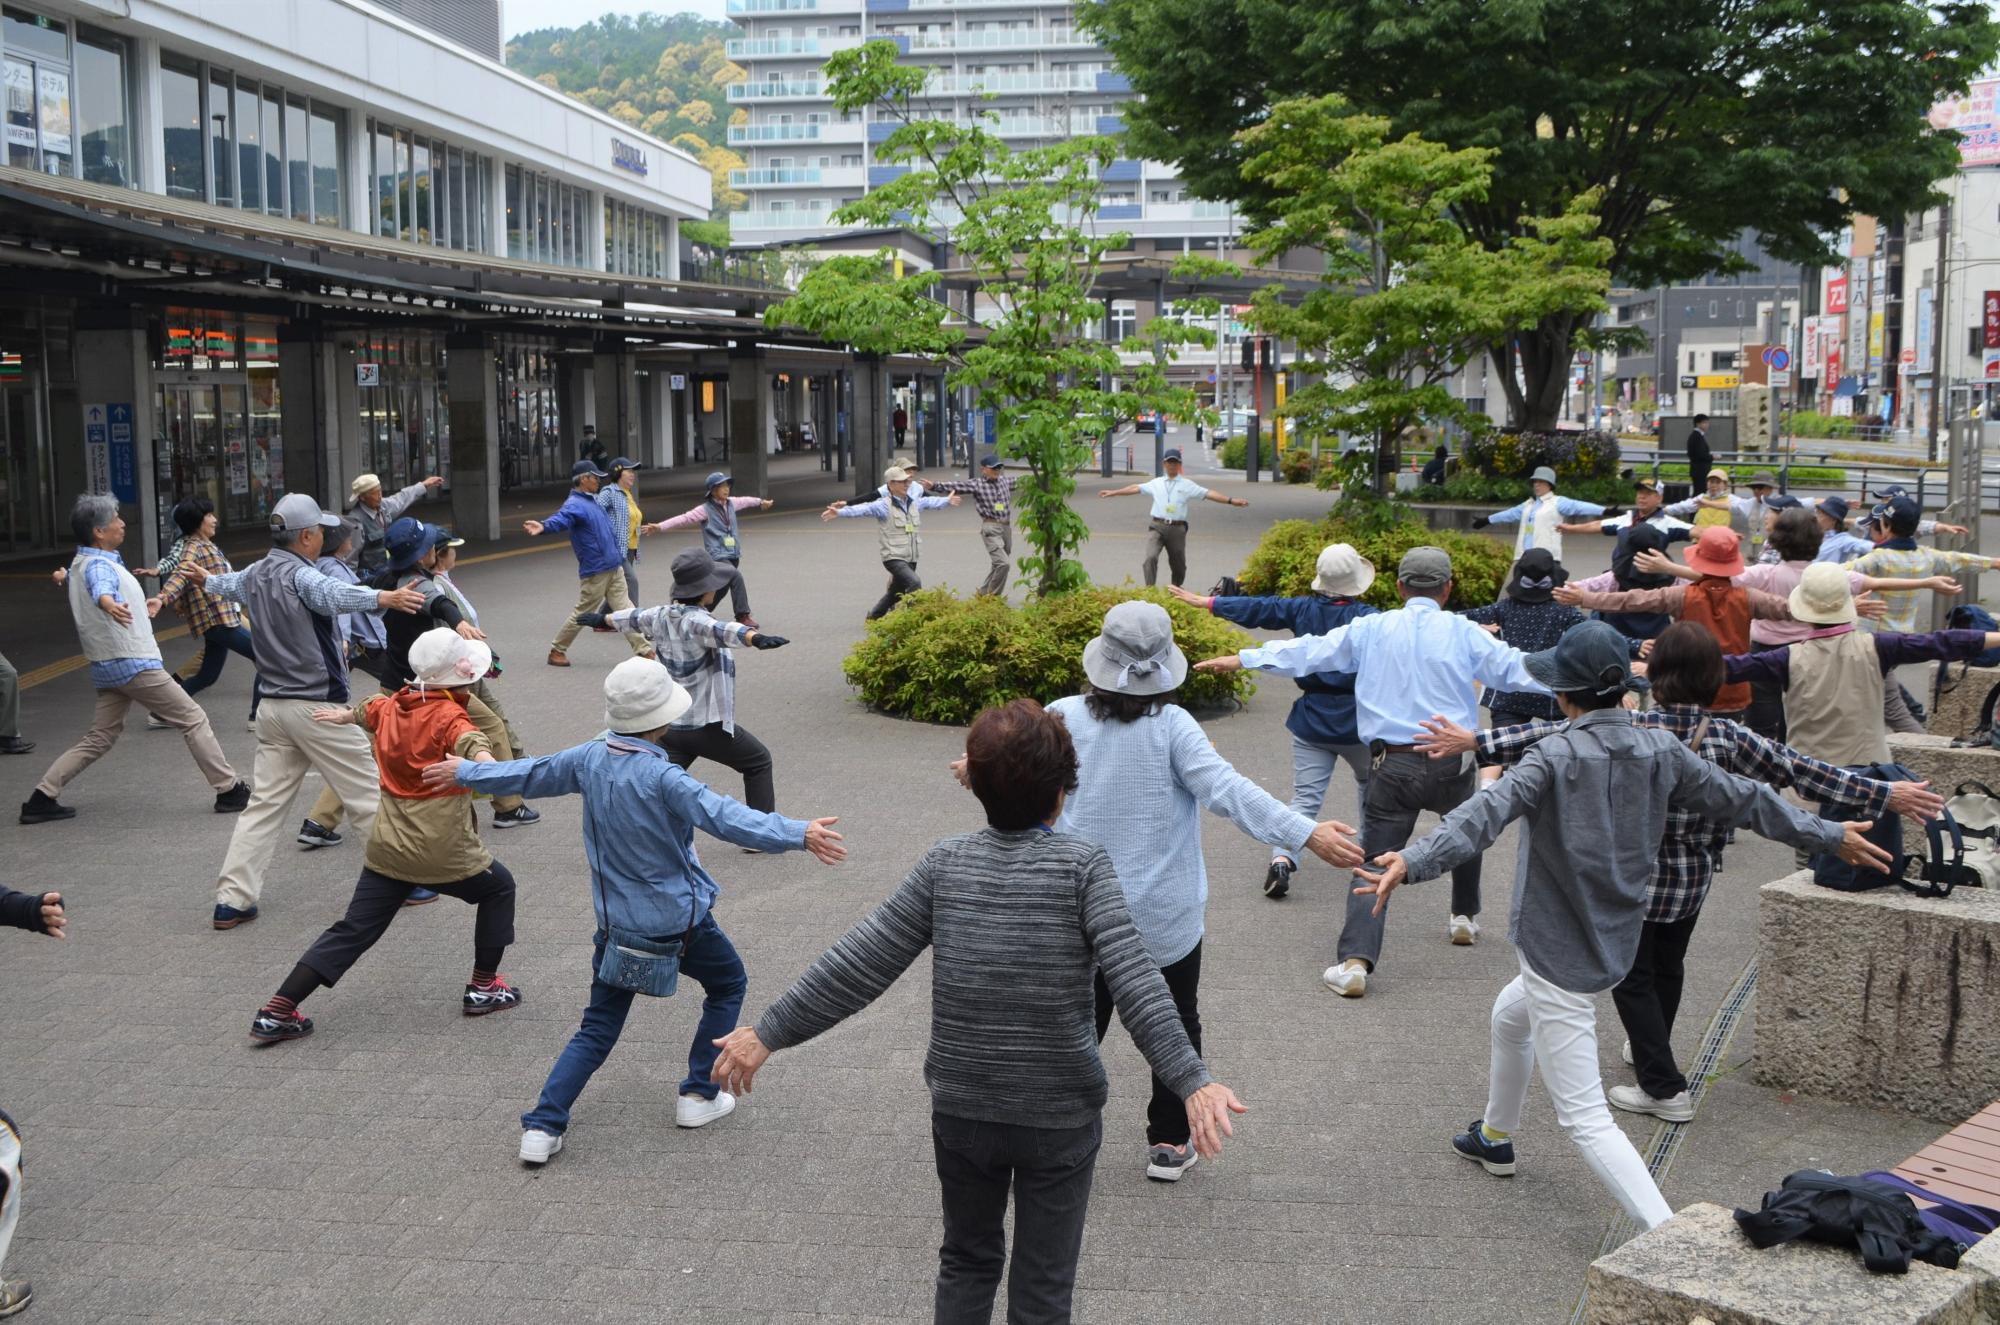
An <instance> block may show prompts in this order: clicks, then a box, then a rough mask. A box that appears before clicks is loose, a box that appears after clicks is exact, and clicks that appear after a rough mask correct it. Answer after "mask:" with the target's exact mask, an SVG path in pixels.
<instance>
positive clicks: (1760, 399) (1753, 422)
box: [1736, 384, 1778, 446]
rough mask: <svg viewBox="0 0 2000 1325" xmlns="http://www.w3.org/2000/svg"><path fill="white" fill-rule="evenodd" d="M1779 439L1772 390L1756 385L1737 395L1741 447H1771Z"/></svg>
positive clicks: (1738, 429)
mask: <svg viewBox="0 0 2000 1325" xmlns="http://www.w3.org/2000/svg"><path fill="white" fill-rule="evenodd" d="M1777 439H1778V429H1777V415H1776V411H1775V410H1774V409H1773V408H1772V400H1771V388H1769V387H1767V386H1757V385H1755V384H1752V385H1749V386H1745V387H1743V388H1742V389H1741V390H1740V391H1738V392H1737V394H1736V441H1737V444H1738V445H1739V446H1746V445H1754V446H1770V445H1772V444H1774V443H1775V442H1776V441H1777Z"/></svg>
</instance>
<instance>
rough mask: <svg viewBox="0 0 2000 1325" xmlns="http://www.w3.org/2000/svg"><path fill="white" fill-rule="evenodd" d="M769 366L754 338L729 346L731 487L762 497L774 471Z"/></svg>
mask: <svg viewBox="0 0 2000 1325" xmlns="http://www.w3.org/2000/svg"><path fill="white" fill-rule="evenodd" d="M770 376H771V370H770V366H769V365H768V364H767V363H765V361H764V353H763V350H762V348H761V347H760V346H759V345H758V344H757V342H756V341H754V340H739V341H737V342H736V343H734V344H733V345H731V346H730V347H729V480H730V482H729V486H730V490H731V491H732V492H738V493H741V494H743V495H744V496H746V497H747V496H751V495H753V494H754V495H757V496H762V495H763V493H764V489H765V488H766V487H767V486H768V483H767V480H768V479H769V478H770V473H771V454H770V449H771V444H770V437H771V413H770V401H771V387H770V380H769V379H770Z"/></svg>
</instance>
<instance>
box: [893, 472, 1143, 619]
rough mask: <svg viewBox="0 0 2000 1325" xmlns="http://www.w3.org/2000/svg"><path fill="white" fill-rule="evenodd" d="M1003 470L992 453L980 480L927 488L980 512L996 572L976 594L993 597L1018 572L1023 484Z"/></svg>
mask: <svg viewBox="0 0 2000 1325" xmlns="http://www.w3.org/2000/svg"><path fill="white" fill-rule="evenodd" d="M1000 469H1001V466H1000V457H999V456H997V455H994V454H992V453H990V452H989V453H988V454H986V455H983V456H981V457H979V477H978V478H971V479H966V478H961V479H953V480H952V481H950V482H949V483H932V484H928V485H926V486H927V488H928V490H929V491H931V492H941V493H944V494H945V495H947V496H949V495H950V494H952V493H954V492H958V493H963V494H965V495H966V496H968V497H971V498H972V504H973V505H974V506H976V507H978V508H979V538H980V541H981V542H983V543H985V544H986V559H987V561H988V562H989V563H991V565H992V569H991V570H989V571H987V572H986V579H985V580H984V581H982V582H981V583H980V586H979V588H978V589H977V590H976V591H975V592H976V593H981V594H989V595H991V594H1004V593H1006V592H1007V576H1008V574H1009V572H1011V571H1012V570H1013V569H1014V562H1013V557H1014V511H1013V506H1014V484H1015V483H1017V482H1019V480H1018V479H1017V478H1013V477H1009V476H1005V475H1002V474H1001V472H1000ZM1148 583H1150V581H1148ZM1175 583H1177V584H1178V583H1179V581H1178V580H1176V581H1175Z"/></svg>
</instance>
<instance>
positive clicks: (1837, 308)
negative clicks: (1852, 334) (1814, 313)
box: [1826, 273, 1847, 313]
mask: <svg viewBox="0 0 2000 1325" xmlns="http://www.w3.org/2000/svg"><path fill="white" fill-rule="evenodd" d="M1826 311H1827V312H1829V313H1845V312H1846V311H1847V276H1846V274H1845V273H1842V274H1841V275H1839V276H1836V277H1834V278H1833V279H1832V280H1830V281H1828V282H1827V283H1826Z"/></svg>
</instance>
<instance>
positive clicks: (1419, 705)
mask: <svg viewBox="0 0 2000 1325" xmlns="http://www.w3.org/2000/svg"><path fill="white" fill-rule="evenodd" d="M1451 585H1452V578H1451V557H1450V556H1449V555H1447V554H1446V553H1445V551H1444V549H1442V548H1434V547H1413V548H1411V549H1410V550H1409V551H1408V552H1405V553H1404V554H1403V560H1402V564H1401V565H1399V566H1398V567H1397V569H1396V592H1397V593H1398V594H1399V595H1401V597H1402V599H1403V606H1402V607H1401V608H1400V609H1398V610H1396V611H1393V612H1382V613H1379V614H1377V615H1375V616H1366V617H1361V618H1359V619H1357V620H1355V621H1352V622H1349V623H1348V624H1347V625H1344V626H1341V627H1339V628H1338V629H1335V630H1330V631H1328V632H1326V633H1325V634H1324V635H1307V636H1304V637H1302V638H1299V639H1290V640H1281V641H1279V642H1277V643H1274V644H1268V645H1265V646H1264V647H1263V648H1257V649H1244V650H1243V651H1242V652H1241V653H1237V654H1225V655H1224V656H1222V657H1220V658H1210V659H1209V660H1208V661H1206V662H1204V663H1202V664H1201V668H1202V670H1203V671H1210V672H1230V671H1235V670H1237V669H1238V668H1242V667H1250V668H1256V669H1258V670H1260V671H1267V672H1276V673H1278V674H1279V675H1281V676H1306V675H1310V674H1312V673H1314V672H1352V673H1354V716H1355V726H1356V728H1357V729H1358V732H1359V734H1360V737H1361V739H1362V740H1363V741H1365V742H1367V744H1368V750H1369V755H1370V760H1371V769H1372V771H1371V773H1370V776H1369V778H1368V789H1367V790H1366V791H1365V792H1364V793H1363V794H1362V799H1361V851H1362V854H1363V855H1365V856H1367V857H1368V858H1369V859H1370V860H1373V859H1374V858H1375V857H1376V856H1379V855H1381V854H1382V853H1383V852H1385V851H1396V850H1399V849H1401V847H1402V846H1403V844H1404V843H1405V842H1408V841H1409V840H1410V833H1411V831H1412V830H1413V829H1415V827H1416V825H1417V815H1418V814H1420V813H1422V812H1423V811H1425V810H1429V811H1430V812H1431V813H1433V814H1446V813H1448V812H1450V811H1451V810H1454V809H1456V808H1457V807H1458V806H1459V805H1461V804H1463V803H1464V802H1465V800H1466V799H1467V798H1468V797H1470V796H1471V795H1472V794H1473V793H1474V792H1475V791H1477V790H1478V789H1479V773H1478V770H1477V769H1476V768H1474V767H1473V764H1472V761H1471V760H1469V759H1461V760H1459V761H1457V762H1445V761H1433V760H1431V759H1430V758H1428V757H1427V756H1426V755H1425V754H1424V751H1423V749H1422V748H1421V747H1420V746H1419V745H1418V742H1419V741H1421V740H1423V739H1424V738H1425V736H1426V729H1425V727H1424V723H1425V721H1427V720H1428V719H1430V718H1432V717H1435V716H1437V715H1439V714H1443V715H1445V716H1447V717H1450V718H1451V720H1452V721H1453V722H1456V723H1458V724H1459V725H1460V726H1462V727H1476V726H1478V721H1479V720H1478V712H1479V709H1478V696H1477V694H1476V693H1475V692H1474V690H1473V685H1472V683H1473V682H1474V681H1481V682H1484V683H1485V684H1486V685H1488V686H1490V687H1492V688H1493V689H1495V690H1506V691H1515V692H1520V691H1532V692H1533V693H1535V694H1546V693H1548V687H1547V686H1545V685H1543V684H1542V683H1541V682H1540V681H1538V680H1536V679H1535V678H1534V677H1533V676H1532V675H1530V674H1529V672H1528V670H1527V667H1526V665H1525V661H1524V660H1525V659H1526V657H1527V655H1526V654H1524V653H1522V652H1521V651H1520V650H1519V649H1516V648H1514V647H1512V646H1511V645H1507V644H1503V643H1501V642H1500V641H1499V640H1497V639H1495V638H1494V637H1493V636H1491V635H1489V634H1487V633H1486V631H1485V629H1484V628H1483V627H1481V626H1479V625H1477V624H1475V623H1474V622H1472V621H1469V620H1467V619H1466V618H1464V617H1462V616H1459V615H1457V614H1456V613H1453V612H1447V611H1445V610H1444V604H1445V603H1446V602H1447V601H1448V600H1449V599H1450V598H1451ZM1347 902H1348V904H1347V923H1346V924H1345V925H1344V926H1343V927H1342V929H1341V931H1340V945H1339V948H1338V958H1337V960H1336V961H1335V963H1334V964H1333V965H1332V966H1329V967H1327V968H1326V970H1325V972H1324V973H1322V975H1321V976H1320V978H1321V979H1322V980H1324V981H1325V982H1326V986H1327V988H1329V989H1331V990H1333V991H1334V992H1335V993H1336V994H1339V995H1341V996H1342V997H1343V998H1360V997H1361V996H1362V995H1363V994H1365V993H1367V992H1368V976H1369V974H1370V973H1371V972H1373V971H1374V969H1375V965H1376V963H1377V962H1378V961H1379V960H1380V958H1381V955H1382V916H1381V912H1380V908H1377V907H1373V906H1371V905H1370V904H1369V903H1368V902H1367V901H1366V900H1364V899H1362V898H1360V897H1349V898H1348V899H1347ZM1478 914H1479V857H1478V856H1476V855H1475V856H1473V857H1472V858H1470V859H1469V860H1464V861H1460V862H1458V864H1457V867H1456V868H1455V869H1453V870H1452V874H1451V923H1450V926H1449V928H1448V931H1447V932H1448V933H1449V936H1450V938H1451V941H1452V942H1453V943H1454V944H1457V945H1459V946H1460V947H1464V946H1467V945H1469V944H1471V943H1473V942H1474V941H1475V940H1477V938H1478V937H1479V923H1478V921H1477V920H1476V919H1475V917H1476V916H1478ZM1621 974H1622V972H1621Z"/></svg>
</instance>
